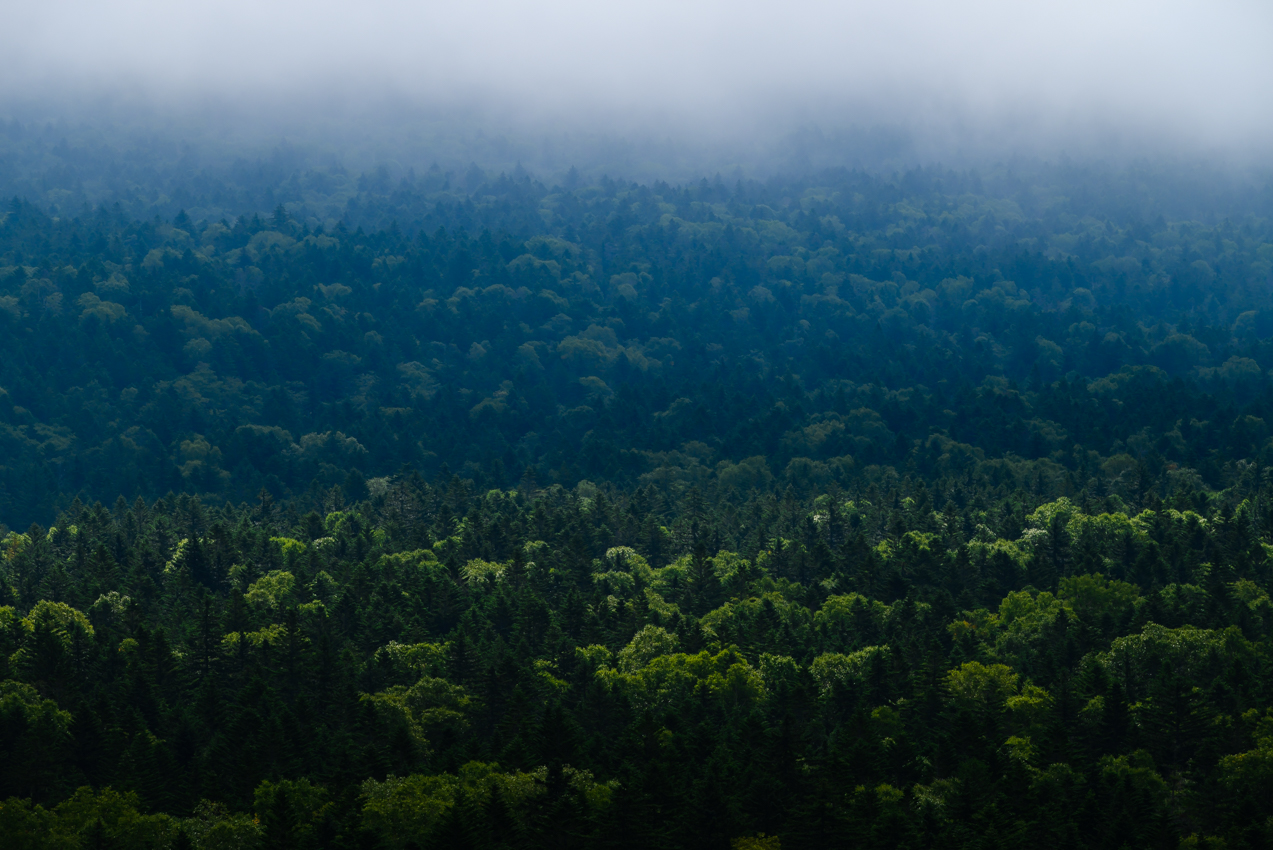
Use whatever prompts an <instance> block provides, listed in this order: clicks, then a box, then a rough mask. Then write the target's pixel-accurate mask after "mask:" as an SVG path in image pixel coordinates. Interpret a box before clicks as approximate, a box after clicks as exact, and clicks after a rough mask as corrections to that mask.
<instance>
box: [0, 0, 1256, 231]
mask: <svg viewBox="0 0 1273 850" xmlns="http://www.w3.org/2000/svg"><path fill="white" fill-rule="evenodd" d="M11 17H12V20H11V23H12V24H13V25H12V26H10V27H8V28H7V29H6V34H5V35H3V36H0V43H3V45H4V47H5V53H6V55H7V56H8V64H7V67H6V70H5V73H4V75H3V76H0V117H5V118H8V121H9V123H8V124H7V125H6V130H7V132H6V133H5V136H4V139H5V141H4V142H3V143H2V144H3V145H4V148H3V157H2V158H0V181H2V182H0V192H3V194H5V195H6V196H10V197H12V196H14V195H20V196H22V197H26V198H28V199H29V200H32V201H37V199H38V198H39V197H40V196H41V195H42V194H43V193H52V194H47V195H45V203H53V204H55V205H56V206H57V207H58V209H62V208H63V206H64V205H65V204H64V203H62V202H66V203H70V204H71V205H72V206H74V207H76V208H77V209H78V208H81V207H83V205H84V204H88V205H90V206H91V205H94V204H98V203H105V202H109V203H113V202H116V201H119V202H123V203H126V204H128V205H129V208H130V209H135V210H136V212H137V213H138V214H140V213H141V211H142V209H143V207H144V206H145V205H146V204H150V205H152V206H153V207H154V209H153V211H154V212H155V213H159V214H161V215H165V216H169V217H170V216H171V215H173V214H175V213H176V211H177V209H178V206H179V205H180V204H179V203H178V202H176V201H173V200H172V199H173V198H177V197H181V199H182V201H181V203H186V204H187V205H189V206H191V207H196V208H198V209H206V211H207V213H208V215H209V216H211V217H213V218H216V217H219V216H221V215H229V216H231V217H233V216H234V215H239V214H244V213H251V212H268V211H270V210H272V209H273V206H274V203H273V201H272V197H266V194H268V190H267V186H269V185H270V184H276V186H277V187H279V188H276V189H275V190H274V192H276V193H278V192H281V193H282V194H281V195H280V196H279V198H278V200H280V201H283V202H286V203H297V202H300V201H301V199H302V196H305V197H306V198H307V199H306V200H305V203H307V204H310V205H311V206H313V209H311V210H309V211H308V212H307V213H306V215H310V216H313V217H315V218H317V219H321V220H324V221H328V220H330V219H331V218H332V217H333V216H335V217H338V215H337V214H336V212H335V210H336V208H337V207H338V206H339V205H340V203H341V202H343V201H344V200H347V198H348V196H349V194H350V192H351V190H352V188H353V186H354V185H356V182H357V178H358V177H360V176H362V175H367V176H368V177H369V179H371V182H372V185H376V186H381V188H382V189H383V183H384V180H385V179H386V175H387V179H389V180H390V181H399V180H402V179H404V178H406V177H408V176H409V175H410V174H411V173H412V172H414V173H415V174H416V175H424V174H426V173H428V171H429V169H431V168H432V167H434V166H437V167H438V168H439V169H440V170H441V172H442V173H443V174H450V175H452V179H450V180H444V183H445V185H447V187H448V189H449V190H452V191H461V192H463V191H468V192H472V191H473V190H475V189H476V186H473V185H471V184H472V183H473V181H474V179H476V177H472V176H466V175H470V171H471V168H470V166H473V165H476V166H477V167H478V169H480V170H481V171H482V172H483V173H484V174H489V175H491V176H492V177H494V176H497V175H499V174H501V173H503V174H507V175H513V174H518V175H523V174H525V175H529V176H531V177H532V178H533V179H534V180H536V181H537V182H539V183H542V184H543V185H544V186H545V187H552V186H553V185H564V184H565V183H567V182H573V181H574V180H576V179H578V180H582V181H583V182H585V183H587V182H591V181H595V180H596V179H598V178H599V177H601V176H602V175H608V176H609V177H611V178H613V179H619V180H623V181H637V182H639V183H649V182H652V181H663V182H668V183H671V184H681V183H687V182H693V181H697V180H699V179H702V178H704V177H706V178H709V179H710V178H713V177H714V176H716V175H721V177H722V179H725V180H726V181H727V182H731V183H732V182H735V181H737V180H738V179H761V180H763V179H766V178H768V177H773V176H793V177H794V176H805V175H808V174H811V173H814V172H816V171H818V170H821V169H827V168H849V169H865V170H868V171H871V172H873V173H892V172H904V171H906V170H908V169H912V168H917V167H942V168H948V169H954V170H957V171H959V170H968V169H977V170H978V171H979V173H981V174H983V175H989V174H995V173H1003V174H1008V173H1012V174H1014V175H1016V178H1015V179H1024V180H1025V181H1026V182H1029V183H1033V182H1035V180H1036V177H1035V174H1036V173H1037V174H1039V175H1045V174H1047V173H1048V172H1049V171H1050V170H1055V169H1056V168H1057V167H1063V168H1067V169H1071V170H1072V169H1073V168H1074V167H1075V166H1077V167H1079V168H1080V169H1085V168H1090V169H1094V171H1093V173H1094V174H1104V173H1108V169H1116V170H1117V169H1125V168H1131V169H1132V171H1134V172H1135V173H1137V174H1143V175H1151V174H1152V175H1153V178H1152V179H1148V180H1138V179H1135V178H1132V179H1131V180H1129V183H1128V186H1129V188H1131V187H1132V186H1133V185H1134V186H1136V187H1138V188H1136V189H1133V190H1132V191H1133V193H1134V194H1135V193H1139V195H1138V200H1137V201H1136V202H1135V203H1142V204H1148V205H1150V206H1154V207H1155V208H1156V209H1158V210H1160V211H1161V212H1162V213H1163V214H1166V215H1169V216H1170V217H1180V218H1188V217H1204V218H1205V217H1206V216H1208V215H1211V214H1216V211H1217V210H1219V209H1220V208H1222V207H1224V208H1226V209H1228V210H1229V211H1230V214H1232V212H1236V211H1237V210H1238V209H1239V208H1240V209H1242V210H1243V211H1247V210H1253V209H1255V207H1252V206H1251V204H1252V203H1253V198H1254V197H1255V196H1258V195H1259V194H1260V191H1261V187H1263V186H1264V185H1266V184H1267V182H1268V174H1269V168H1270V167H1271V164H1270V162H1269V159H1268V153H1267V152H1268V150H1269V144H1270V142H1271V141H1273V115H1271V112H1270V110H1269V109H1268V108H1267V95H1266V92H1265V90H1264V84H1265V82H1266V81H1267V80H1268V79H1269V78H1270V77H1273V61H1271V60H1270V59H1269V58H1268V57H1267V55H1266V54H1267V51H1265V50H1263V49H1262V48H1261V47H1260V45H1262V44H1263V42H1262V38H1265V37H1267V36H1268V35H1269V34H1270V33H1273V16H1271V15H1270V13H1269V12H1268V10H1267V9H1264V8H1262V7H1260V6H1259V4H1248V3H1244V2H1227V3H1218V4H1211V5H1210V6H1209V7H1208V8H1207V9H1205V10H1203V9H1202V8H1201V7H1200V6H1195V5H1191V4H1188V3H1167V4H1143V3H1136V2H1120V3H1108V4H1098V3H1076V4H1036V5H1035V6H1034V7H1033V8H1031V9H1029V10H1026V9H1023V8H1018V7H1016V6H1014V5H1012V4H1006V3H997V2H979V3H973V4H966V5H964V6H962V7H960V8H958V9H957V8H955V7H953V6H950V5H949V4H941V3H936V2H929V0H908V2H905V3H898V4H888V5H887V6H885V5H877V4H870V3H825V2H817V0H804V2H799V3H796V4H793V5H791V6H789V7H787V8H786V9H784V10H783V12H782V13H779V12H777V10H775V9H773V8H770V7H769V6H768V5H766V4H763V3H755V2H749V3H739V4H730V5H728V6H726V5H724V4H718V3H689V4H673V3H661V2H660V3H650V4H640V5H620V4H616V5H612V6H609V7H605V8H601V7H592V6H588V5H586V4H579V3H572V2H556V3H550V4H546V5H543V6H539V7H536V8H535V9H534V10H533V11H532V10H531V9H530V8H528V7H522V6H519V5H518V4H514V3H504V2H486V3H478V4H466V6H465V7H464V8H456V9H444V8H441V7H438V6H434V5H429V4H425V5H420V6H417V5H414V4H405V3H394V2H377V3H368V4H362V5H361V6H360V9H359V10H358V12H357V13H351V12H350V10H347V9H345V8H343V6H342V5H341V4H339V3H331V2H322V3H315V4H307V5H306V6H304V7H302V6H300V5H297V4H291V3H286V2H282V3H270V4H244V3H237V2H236V3H230V4H228V5H225V6H223V7H222V8H221V11H220V13H218V14H215V15H213V14H209V13H207V12H206V11H204V12H193V11H185V10H181V9H179V8H177V7H172V8H168V7H164V6H161V5H159V4H152V3H146V2H140V0H135V1H134V2H125V3H119V4H112V5H111V7H110V9H109V11H107V9H106V8H105V7H98V6H96V5H94V4H90V3H81V2H59V3H51V4H47V5H41V6H40V7H35V6H29V7H23V8H18V9H15V10H14V11H13V13H12V16H11ZM572 168H574V169H575V170H576V171H575V174H576V175H577V177H572V178H570V180H567V177H566V175H567V174H568V173H569V172H570V170H571V169H572ZM306 174H312V175H314V180H312V181H309V184H308V185H306V186H305V187H304V189H300V188H298V187H297V186H293V188H292V190H291V192H290V194H289V193H288V191H286V190H283V189H282V188H281V186H282V184H283V183H284V182H285V181H287V180H292V181H293V182H294V183H295V181H297V180H301V179H303V177H304V175H306ZM474 174H475V172H474ZM323 175H326V176H325V177H324V176H323ZM375 175H379V176H378V177H377V176H375ZM1038 179H1041V180H1043V182H1044V183H1047V182H1048V181H1049V180H1050V178H1048V177H1046V176H1040V177H1039V178H1038ZM1164 184H1168V185H1170V186H1171V188H1170V189H1169V190H1167V189H1164V188H1163V186H1164ZM366 185H367V184H366V182H365V181H364V186H366ZM336 186H339V187H340V188H339V189H337V188H335V187H336ZM214 187H215V188H214ZM434 188H437V187H434ZM333 192H335V193H336V194H337V195H339V196H340V199H339V200H337V199H335V196H333V195H332V193H333ZM1155 193H1158V194H1157V195H1155ZM212 194H215V195H216V196H217V198H218V199H219V200H217V201H212V200H211V195H212ZM55 199H60V200H55ZM164 199H166V200H164ZM1235 203H1236V204H1237V205H1238V207H1234V206H1233V204H1235ZM174 204H178V206H174ZM68 209H69V208H68Z"/></svg>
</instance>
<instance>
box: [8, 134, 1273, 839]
mask: <svg viewBox="0 0 1273 850" xmlns="http://www.w3.org/2000/svg"><path fill="white" fill-rule="evenodd" d="M76 138H78V137H76ZM95 151H96V149H95V148H93V147H92V146H91V145H87V144H86V143H83V142H80V141H77V142H76V143H75V144H70V145H68V143H67V142H66V141H65V140H63V139H61V137H60V136H59V135H58V134H57V133H53V135H50V130H48V128H46V129H44V130H41V129H40V128H38V127H28V126H23V125H20V124H18V123H16V122H11V123H10V124H4V123H3V122H0V186H3V187H5V188H6V190H12V192H13V197H12V199H11V200H10V201H6V203H5V206H4V213H3V216H2V217H0V535H2V537H0V801H3V802H0V837H2V838H0V844H2V845H3V846H4V847H6V848H10V847H12V848H23V849H24V850H25V848H68V850H70V848H105V847H117V848H134V847H139V848H157V850H158V848H183V850H184V848H200V850H203V848H209V850H211V848H367V850H374V849H375V848H395V850H397V849H398V848H402V849H403V850H405V848H416V850H427V848H435V847H437V848H441V847H447V848H462V847H472V848H522V847H526V848H528V847H585V846H587V847H592V846H603V847H642V848H682V847H684V848H691V847H693V848H700V847H704V848H713V847H715V848H721V850H726V848H732V850H778V848H815V847H817V848H821V847H845V848H849V847H853V848H857V847H879V848H894V847H913V848H921V847H935V846H943V847H946V846H950V847H967V848H997V847H1009V846H1021V845H1023V844H1027V843H1028V844H1030V845H1032V846H1037V847H1066V848H1071V847H1090V848H1111V850H1119V848H1173V850H1174V848H1195V847H1196V848H1216V849H1218V848H1260V847H1269V846H1273V686H1271V685H1270V684H1269V683H1270V682H1273V676H1271V674H1273V632H1271V630H1273V601H1271V600H1270V593H1273V473H1270V471H1269V469H1270V462H1273V433H1270V428H1269V423H1273V380H1271V379H1273V189H1270V186H1271V185H1273V184H1267V183H1252V184H1250V185H1249V186H1247V187H1246V188H1242V187H1241V186H1239V185H1238V184H1236V183H1235V184H1231V185H1229V184H1226V185H1229V188H1216V185H1218V184H1214V183H1213V182H1212V181H1210V179H1209V176H1208V174H1207V173H1205V172H1201V171H1198V170H1196V169H1193V170H1191V168H1192V167H1186V166H1184V165H1180V164H1176V165H1171V166H1154V165H1150V164H1146V163H1139V164H1136V163H1133V164H1127V165H1120V166H1099V165H1085V164H1081V163H1075V162H1070V161H1058V162H1050V163H1049V162H1042V161H1031V162H1021V163H1009V164H1004V165H998V166H994V167H993V168H990V167H988V168H986V169H983V170H980V171H978V170H973V169H954V168H943V167H938V166H927V167H923V168H913V169H909V170H900V171H896V172H892V171H886V170H880V169H827V170H815V171H803V172H799V171H792V172H790V173H789V174H787V175H786V176H773V177H766V178H764V179H757V178H747V177H745V176H743V175H735V176H734V177H730V178H723V177H721V176H720V175H709V176H706V177H704V178H703V179H701V180H697V181H693V182H687V183H678V184H670V183H667V182H660V181H649V182H641V183H638V182H625V181H623V180H621V179H618V178H617V177H610V176H605V175H591V174H581V173H580V172H578V171H576V170H574V169H572V170H571V171H570V172H568V173H566V174H564V175H559V176H558V177H555V178H548V177H540V176H536V175H534V174H531V173H529V172H527V171H526V170H525V169H521V168H520V167H519V168H515V169H510V170H507V171H494V170H492V171H490V172H487V171H485V170H483V169H482V168H480V167H478V166H477V165H475V164H474V165H472V166H470V167H469V168H468V169H467V170H465V169H459V170H455V169H451V170H444V169H442V168H440V167H434V168H431V169H428V170H424V169H422V170H420V171H419V172H416V171H414V170H410V169H399V168H391V167H388V166H382V167H379V168H375V169H371V170H368V171H366V172H363V173H361V174H357V175H354V174H351V173H349V172H346V171H345V170H344V169H343V168H340V167H337V166H324V165H322V164H315V163H307V162H304V161H302V160H301V159H298V158H296V157H294V156H292V154H290V153H288V152H287V151H281V152H280V153H279V155H278V156H277V157H275V158H274V159H273V160H261V161H259V162H255V163H253V162H249V161H238V162H235V163H232V164H231V165H229V166H226V167H221V166H216V167H213V166H211V165H209V166H207V167H200V166H198V165H197V164H191V163H190V162H185V161H183V160H179V159H178V160H174V161H172V162H169V163H167V164H166V165H162V163H161V165H162V167H159V166H156V167H155V168H153V169H151V170H150V172H149V173H150V174H151V176H150V177H147V176H146V174H147V172H146V169H144V168H140V167H136V168H134V166H135V165H136V161H132V162H131V164H130V161H128V160H120V164H119V166H118V167H106V166H103V165H102V164H101V162H99V159H101V158H102V157H104V156H105V155H104V154H101V153H100V152H95ZM162 159H163V157H162V156H158V155H157V158H156V161H157V162H158V161H160V160H162ZM183 162H185V165H184V166H183V165H182V163H183ZM183 168H184V169H185V170H184V171H183ZM130 169H131V170H130ZM183 175H184V176H183ZM147 181H149V182H147ZM1233 186H1238V188H1233Z"/></svg>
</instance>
